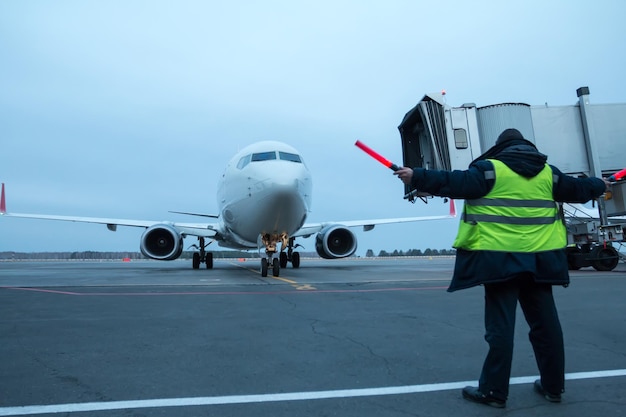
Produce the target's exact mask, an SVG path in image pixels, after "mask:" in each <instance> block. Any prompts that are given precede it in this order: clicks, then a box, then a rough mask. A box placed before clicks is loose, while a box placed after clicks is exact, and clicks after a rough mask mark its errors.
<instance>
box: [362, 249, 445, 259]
mask: <svg viewBox="0 0 626 417" xmlns="http://www.w3.org/2000/svg"><path fill="white" fill-rule="evenodd" d="M454 255H456V250H454V249H430V248H427V249H426V250H424V252H422V250H421V249H409V250H407V251H406V252H404V251H402V250H397V249H396V250H394V251H393V252H387V251H386V250H381V251H380V252H378V257H380V258H384V257H389V256H393V257H396V256H454ZM365 257H366V258H373V257H374V251H373V250H371V249H368V250H367V252H366V253H365Z"/></svg>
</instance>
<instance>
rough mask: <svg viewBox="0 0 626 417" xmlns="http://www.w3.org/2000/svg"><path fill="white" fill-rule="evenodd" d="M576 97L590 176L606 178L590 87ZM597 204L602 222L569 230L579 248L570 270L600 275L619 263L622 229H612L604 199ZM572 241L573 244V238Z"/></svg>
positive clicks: (570, 259)
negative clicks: (591, 236)
mask: <svg viewBox="0 0 626 417" xmlns="http://www.w3.org/2000/svg"><path fill="white" fill-rule="evenodd" d="M576 94H577V95H578V104H579V106H578V107H579V110H580V120H581V122H582V128H583V138H584V141H585V150H586V151H587V161H588V164H589V175H590V176H594V177H598V178H602V169H601V168H600V157H599V152H598V147H597V142H598V141H597V138H596V133H595V126H594V124H593V119H592V117H591V108H590V104H589V87H580V88H579V89H578V90H576ZM597 201H598V212H599V219H600V221H599V222H597V221H594V220H591V221H589V222H587V223H583V224H577V225H576V224H573V225H570V227H569V234H570V235H571V240H573V241H574V242H575V243H576V244H577V246H576V247H575V248H572V247H570V248H568V255H567V261H568V265H569V267H570V269H578V268H580V267H582V266H593V267H594V268H595V269H596V270H598V271H611V270H613V269H614V268H615V267H616V266H617V264H618V262H619V252H618V251H617V250H616V249H615V248H614V247H613V246H612V244H611V242H612V241H616V240H622V239H623V231H622V226H621V225H609V224H608V223H609V222H608V216H607V212H606V206H605V201H604V198H599V199H598V200H597ZM598 223H599V224H598ZM581 226H582V227H585V228H586V229H587V234H585V235H584V236H585V237H584V238H583V242H577V239H576V236H575V234H576V233H575V231H576V230H577V228H578V229H580V228H581ZM590 231H595V233H596V236H597V237H596V238H595V239H593V241H591V242H589V241H588V239H589V232H590ZM568 240H570V238H569V236H568ZM580 243H582V244H580Z"/></svg>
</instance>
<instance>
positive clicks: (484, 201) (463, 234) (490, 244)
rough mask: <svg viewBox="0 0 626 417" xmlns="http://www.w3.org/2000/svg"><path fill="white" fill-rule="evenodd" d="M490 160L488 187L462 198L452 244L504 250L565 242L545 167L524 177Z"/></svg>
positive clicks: (541, 248) (534, 249)
mask: <svg viewBox="0 0 626 417" xmlns="http://www.w3.org/2000/svg"><path fill="white" fill-rule="evenodd" d="M490 161H491V163H492V164H493V166H494V171H493V172H495V182H494V185H493V188H492V189H491V191H490V192H489V194H487V195H486V196H484V197H482V198H479V199H474V200H467V201H466V202H465V206H464V208H463V215H462V216H461V223H460V224H459V233H458V235H457V238H456V240H455V242H454V247H455V248H463V249H467V250H493V251H506V252H540V251H546V250H554V249H560V248H563V247H565V245H566V231H565V225H564V224H563V221H562V218H561V216H560V210H559V207H558V205H557V203H556V202H555V201H554V200H553V197H552V186H553V181H554V179H553V174H552V169H551V168H550V166H549V165H547V164H546V165H545V166H544V168H543V170H542V171H541V172H540V173H539V174H537V175H536V176H535V177H533V178H526V177H523V176H521V175H518V174H516V173H515V172H514V171H513V170H511V169H510V168H509V167H507V166H506V165H505V164H504V163H502V162H500V161H497V160H490Z"/></svg>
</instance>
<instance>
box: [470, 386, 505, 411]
mask: <svg viewBox="0 0 626 417" xmlns="http://www.w3.org/2000/svg"><path fill="white" fill-rule="evenodd" d="M463 398H465V399H466V400H469V401H473V402H475V403H479V404H485V405H489V406H491V407H496V408H504V407H506V401H505V400H501V399H499V398H496V397H492V396H491V395H485V394H483V393H482V392H480V390H479V389H478V387H465V388H463Z"/></svg>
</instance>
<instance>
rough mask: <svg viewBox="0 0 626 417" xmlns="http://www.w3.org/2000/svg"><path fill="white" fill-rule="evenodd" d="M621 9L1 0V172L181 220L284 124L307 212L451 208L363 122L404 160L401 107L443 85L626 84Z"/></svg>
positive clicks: (64, 229)
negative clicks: (309, 195)
mask: <svg viewBox="0 0 626 417" xmlns="http://www.w3.org/2000/svg"><path fill="white" fill-rule="evenodd" d="M624 16H626V2H624V1H622V0H596V1H594V2H593V3H590V2H588V1H580V0H552V1H545V0H541V1H537V0H523V1H495V0H494V1H471V2H470V1H445V2H432V1H430V2H426V1H417V0H407V1H394V0H387V1H363V0H355V1H342V0H333V1H324V0H316V1H306V2H304V1H293V0H285V1H272V0H263V1H240V2H225V1H219V2H218V1H185V0H183V1H155V0H150V1H133V0H123V1H117V0H106V1H104V0H103V1H85V0H77V1H63V0H59V1H47V0H45V1H33V0H30V1H18V0H12V1H11V0H7V1H2V2H0V57H1V60H2V62H1V64H0V182H4V183H6V192H7V205H8V209H9V211H14V212H22V213H46V214H63V215H84V216H98V217H119V218H131V219H155V220H179V221H184V220H187V221H189V218H185V217H182V216H178V215H172V214H169V213H168V212H167V211H168V210H180V211H194V212H198V211H199V212H208V213H216V212H217V204H216V201H215V194H216V191H217V190H216V183H217V179H218V177H219V176H220V175H221V174H222V172H223V170H224V168H225V166H226V163H227V161H228V160H229V159H230V157H231V156H232V155H234V154H235V152H236V151H237V150H238V149H240V148H242V147H244V146H246V145H248V144H250V143H253V142H255V141H259V140H279V141H284V142H287V143H289V144H291V145H292V146H294V147H295V148H296V149H298V150H299V151H300V152H301V153H302V155H303V157H304V159H305V162H306V163H307V165H308V167H309V168H310V170H311V171H312V176H313V206H312V211H311V213H310V215H309V219H308V220H309V221H312V222H317V221H326V220H347V219H370V218H379V217H382V218H384V217H396V216H398V217H404V216H419V215H432V214H444V213H446V212H447V206H446V205H445V204H444V203H443V202H442V200H440V199H433V200H431V201H430V202H429V204H428V205H425V204H423V203H417V204H414V205H413V204H410V203H407V202H406V201H405V200H403V199H402V195H403V188H402V186H401V183H400V182H399V181H398V180H397V179H396V177H394V176H393V175H392V173H391V171H390V170H388V169H385V168H384V167H382V165H379V164H378V163H376V162H375V161H374V160H372V159H370V158H369V157H368V156H367V155H365V154H364V153H363V152H362V151H360V150H359V149H358V148H356V147H355V146H354V142H355V141H356V140H357V139H360V140H362V141H363V142H365V143H366V144H368V145H369V146H371V147H372V148H374V149H376V150H378V151H379V152H381V153H382V154H384V155H385V156H386V157H387V158H389V159H391V160H393V161H394V162H396V163H398V164H401V163H402V151H401V146H400V144H401V142H400V135H399V133H398V130H397V126H398V124H399V123H400V122H401V121H402V118H403V116H404V115H405V113H406V112H407V111H409V110H410V109H411V108H412V107H413V106H414V105H415V104H416V103H417V102H418V101H419V100H420V99H421V98H422V97H423V96H424V94H427V93H432V92H438V91H441V90H443V89H445V90H446V92H447V95H446V100H447V102H448V104H449V105H451V106H460V105H462V104H463V103H466V102H473V103H476V104H477V105H478V106H479V107H480V106H485V105H491V104H497V103H502V102H524V103H528V104H531V105H542V104H544V103H548V104H549V105H572V104H576V103H577V97H576V89H577V88H579V87H581V86H588V87H589V88H590V91H591V95H590V99H591V102H592V103H622V102H625V101H626V82H625V77H624V74H625V71H626V54H625V51H626V26H625V25H624V23H623V19H624ZM459 206H460V204H459ZM457 224H458V220H446V221H438V222H430V223H423V222H420V223H414V224H409V225H407V224H405V225H401V226H398V225H387V226H377V227H376V228H375V229H374V230H373V231H370V232H366V233H364V232H361V231H359V230H356V231H357V236H358V237H359V249H358V252H357V254H360V255H364V254H365V251H366V250H367V249H373V250H374V251H375V252H376V253H378V251H380V250H381V249H385V250H393V249H403V250H407V249H411V248H416V249H422V250H423V249H425V248H427V247H431V248H437V249H443V248H450V247H451V245H452V241H453V239H454V236H455V233H456V228H457ZM141 233H142V230H141V229H135V228H119V229H118V231H117V232H115V233H112V232H109V231H108V230H107V229H106V227H105V226H102V225H89V224H76V223H58V222H49V221H48V222H47V221H39V220H28V219H14V218H0V251H75V250H105V251H115V250H133V251H136V250H138V247H139V238H140V236H141ZM192 243H194V242H193V239H187V241H186V242H185V244H186V246H188V245H190V244H192ZM300 243H302V244H303V245H304V246H305V250H314V241H313V240H312V239H307V240H303V241H302V242H300Z"/></svg>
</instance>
